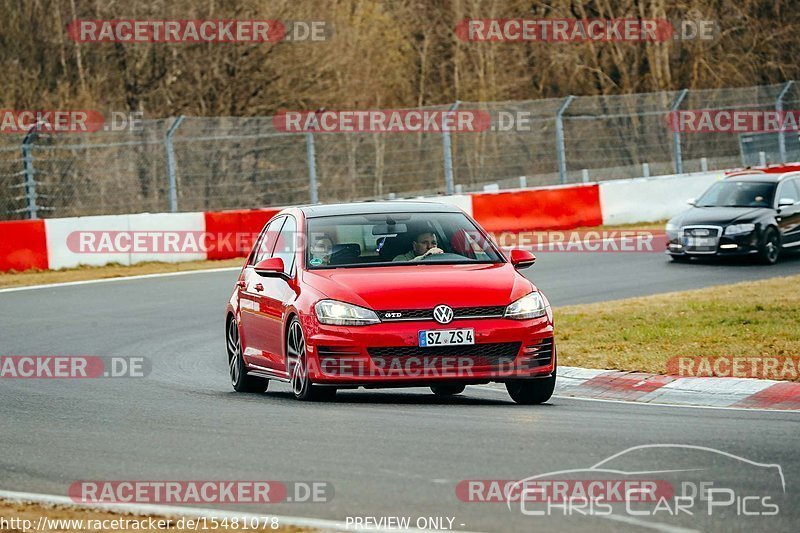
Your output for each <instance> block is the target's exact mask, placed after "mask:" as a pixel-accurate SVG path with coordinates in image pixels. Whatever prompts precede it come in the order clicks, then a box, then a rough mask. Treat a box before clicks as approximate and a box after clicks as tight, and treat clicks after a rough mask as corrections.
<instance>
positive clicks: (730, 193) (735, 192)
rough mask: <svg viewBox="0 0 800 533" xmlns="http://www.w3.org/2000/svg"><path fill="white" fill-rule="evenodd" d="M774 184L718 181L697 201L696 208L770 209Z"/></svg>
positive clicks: (773, 194)
mask: <svg viewBox="0 0 800 533" xmlns="http://www.w3.org/2000/svg"><path fill="white" fill-rule="evenodd" d="M774 196H775V184H774V183H770V182H766V181H728V180H725V181H719V182H717V183H715V184H714V185H712V186H711V188H710V189H708V190H707V191H706V192H705V194H703V196H701V197H700V198H699V199H698V200H697V204H696V205H697V207H772V200H773V198H774Z"/></svg>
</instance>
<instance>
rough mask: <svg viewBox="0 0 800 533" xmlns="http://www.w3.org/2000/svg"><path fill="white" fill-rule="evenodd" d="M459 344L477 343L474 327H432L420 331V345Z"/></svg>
mask: <svg viewBox="0 0 800 533" xmlns="http://www.w3.org/2000/svg"><path fill="white" fill-rule="evenodd" d="M459 344H475V330H474V329H431V330H427V331H420V332H419V345H420V346H422V347H427V346H454V345H459Z"/></svg>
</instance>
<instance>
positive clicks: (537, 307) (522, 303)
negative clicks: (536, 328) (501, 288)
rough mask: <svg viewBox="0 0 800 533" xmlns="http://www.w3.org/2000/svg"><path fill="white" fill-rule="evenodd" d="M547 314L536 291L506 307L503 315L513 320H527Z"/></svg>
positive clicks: (542, 300) (542, 299) (542, 301)
mask: <svg viewBox="0 0 800 533" xmlns="http://www.w3.org/2000/svg"><path fill="white" fill-rule="evenodd" d="M546 313H547V309H546V305H545V303H544V298H542V295H541V294H539V293H538V292H537V291H535V292H532V293H530V294H528V295H527V296H523V297H522V298H520V299H519V300H517V301H516V302H514V303H512V304H511V305H509V306H508V307H506V312H505V314H504V315H503V316H504V317H506V318H513V319H514V320H525V319H528V318H538V317H540V316H544V315H545V314H546Z"/></svg>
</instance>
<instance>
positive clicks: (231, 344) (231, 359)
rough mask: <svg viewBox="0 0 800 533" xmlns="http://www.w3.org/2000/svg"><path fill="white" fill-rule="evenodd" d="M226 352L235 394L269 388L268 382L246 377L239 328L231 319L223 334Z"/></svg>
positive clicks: (262, 390) (233, 319)
mask: <svg viewBox="0 0 800 533" xmlns="http://www.w3.org/2000/svg"><path fill="white" fill-rule="evenodd" d="M225 338H226V341H227V342H226V345H227V351H228V372H229V374H230V377H231V385H233V390H235V391H236V392H264V391H265V390H267V387H268V386H269V380H268V379H264V378H257V377H254V376H248V375H247V367H246V366H245V364H244V357H242V343H241V341H240V339H239V328H238V327H237V325H236V319H235V318H233V317H231V318H230V320H228V328H227V332H226V334H225Z"/></svg>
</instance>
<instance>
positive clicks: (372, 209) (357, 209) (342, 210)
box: [299, 201, 462, 218]
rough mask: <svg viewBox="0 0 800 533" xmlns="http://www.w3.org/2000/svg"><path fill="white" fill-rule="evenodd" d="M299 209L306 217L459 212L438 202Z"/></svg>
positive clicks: (375, 203) (305, 207)
mask: <svg viewBox="0 0 800 533" xmlns="http://www.w3.org/2000/svg"><path fill="white" fill-rule="evenodd" d="M299 209H300V210H301V211H302V212H303V214H304V215H305V217H306V218H316V217H327V216H333V215H374V214H382V213H461V212H462V211H461V210H460V209H459V208H458V207H456V206H454V205H450V204H444V203H440V202H419V201H415V202H408V201H396V202H354V203H348V204H327V205H306V206H301V207H299Z"/></svg>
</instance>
